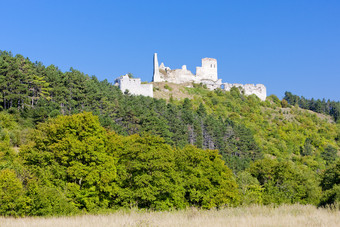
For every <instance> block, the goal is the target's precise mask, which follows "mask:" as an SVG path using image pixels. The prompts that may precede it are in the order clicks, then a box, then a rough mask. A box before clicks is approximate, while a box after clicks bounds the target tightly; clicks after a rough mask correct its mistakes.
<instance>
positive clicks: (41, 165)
mask: <svg viewBox="0 0 340 227" xmlns="http://www.w3.org/2000/svg"><path fill="white" fill-rule="evenodd" d="M32 140H33V141H32V142H31V143H29V144H28V145H27V146H25V147H23V148H22V152H21V156H22V158H23V159H24V161H25V164H26V165H27V166H28V167H29V169H30V170H31V171H32V172H33V173H34V174H35V175H36V176H37V177H38V178H39V179H41V181H42V182H43V183H45V184H47V185H49V186H51V187H56V188H59V189H60V190H61V189H62V190H65V191H66V196H67V198H70V199H71V200H72V201H73V203H74V204H75V206H77V207H78V208H79V209H86V210H89V211H91V210H95V209H97V208H102V207H104V208H106V207H107V206H108V204H109V201H110V199H111V196H112V195H113V193H114V179H115V178H116V167H115V161H114V158H113V157H112V156H111V155H110V154H109V153H108V150H107V141H108V139H107V134H106V131H105V130H104V129H103V128H102V127H101V126H100V123H99V121H98V118H97V117H94V116H93V115H92V114H91V113H82V114H76V115H72V116H59V117H58V118H56V119H51V120H49V121H48V122H47V123H44V124H40V125H39V127H38V129H37V130H36V131H35V133H34V135H33V138H32Z"/></svg>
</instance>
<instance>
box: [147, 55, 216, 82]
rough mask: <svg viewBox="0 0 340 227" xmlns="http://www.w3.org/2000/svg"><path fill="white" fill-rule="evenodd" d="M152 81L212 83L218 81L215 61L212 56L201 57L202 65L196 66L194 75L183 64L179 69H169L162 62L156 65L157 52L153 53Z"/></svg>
mask: <svg viewBox="0 0 340 227" xmlns="http://www.w3.org/2000/svg"><path fill="white" fill-rule="evenodd" d="M152 81H153V82H170V83H175V84H182V83H187V82H193V83H206V82H207V83H209V85H210V84H214V83H216V82H217V81H218V76H217V61H216V59H214V58H203V59H202V66H200V67H196V75H195V74H193V73H192V72H191V71H190V70H188V69H187V66H186V65H183V66H182V68H181V69H173V70H172V69H170V68H169V67H165V66H164V64H163V63H162V64H161V65H160V66H159V65H158V58H157V54H156V53H155V54H154V75H153V80H152ZM218 83H220V82H218Z"/></svg>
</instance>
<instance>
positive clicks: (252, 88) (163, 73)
mask: <svg viewBox="0 0 340 227" xmlns="http://www.w3.org/2000/svg"><path fill="white" fill-rule="evenodd" d="M153 65H154V71H153V80H152V81H153V82H169V83H175V84H183V83H187V82H191V83H198V84H200V83H202V84H204V85H206V86H207V88H209V89H210V90H215V89H217V88H222V89H223V90H226V91H230V89H231V88H232V87H237V88H239V89H240V91H241V92H242V93H243V94H245V95H252V94H254V95H256V96H258V97H259V98H260V99H261V100H262V101H265V100H266V97H267V91H266V87H265V86H264V85H263V84H256V85H255V84H245V85H243V84H229V83H222V79H218V74H217V60H216V59H214V58H203V59H202V66H200V67H199V66H198V67H196V75H194V74H193V73H192V72H191V71H190V70H188V69H187V67H186V65H183V66H182V68H181V69H170V68H169V67H165V66H164V63H161V65H158V57H157V53H155V54H154V58H153Z"/></svg>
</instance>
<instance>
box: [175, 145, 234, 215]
mask: <svg viewBox="0 0 340 227" xmlns="http://www.w3.org/2000/svg"><path fill="white" fill-rule="evenodd" d="M175 161H176V165H177V168H178V171H179V172H180V173H181V178H182V180H183V183H182V184H183V187H184V189H185V199H186V201H187V202H188V204H189V205H190V206H197V207H202V208H207V209H209V208H214V207H221V206H226V205H227V206H233V205H237V204H238V203H239V193H238V190H237V184H236V181H235V179H234V177H233V174H232V172H231V170H230V169H229V168H228V167H227V166H226V165H225V164H224V162H223V160H222V159H221V156H220V155H219V154H218V152H217V151H214V150H203V149H199V148H196V147H194V146H192V145H188V146H186V147H184V148H183V149H178V150H176V158H175Z"/></svg>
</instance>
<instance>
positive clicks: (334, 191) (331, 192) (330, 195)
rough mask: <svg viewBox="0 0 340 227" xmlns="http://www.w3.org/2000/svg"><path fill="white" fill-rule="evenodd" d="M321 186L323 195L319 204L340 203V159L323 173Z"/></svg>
mask: <svg viewBox="0 0 340 227" xmlns="http://www.w3.org/2000/svg"><path fill="white" fill-rule="evenodd" d="M321 187H322V190H323V196H322V198H321V201H320V203H319V206H326V205H339V204H340V160H338V161H337V162H336V163H335V164H334V165H331V166H330V167H329V168H328V169H327V170H326V171H325V172H324V173H323V176H322V181H321Z"/></svg>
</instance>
